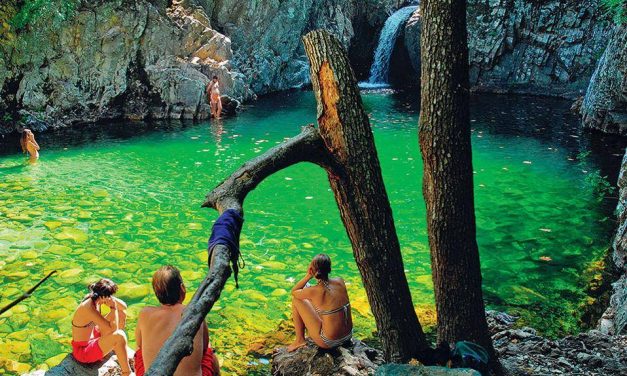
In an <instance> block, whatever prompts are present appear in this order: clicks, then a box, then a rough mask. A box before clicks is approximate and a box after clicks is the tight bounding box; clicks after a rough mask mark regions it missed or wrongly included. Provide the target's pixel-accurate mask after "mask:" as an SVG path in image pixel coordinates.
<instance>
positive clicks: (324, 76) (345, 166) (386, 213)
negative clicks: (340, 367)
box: [146, 31, 428, 376]
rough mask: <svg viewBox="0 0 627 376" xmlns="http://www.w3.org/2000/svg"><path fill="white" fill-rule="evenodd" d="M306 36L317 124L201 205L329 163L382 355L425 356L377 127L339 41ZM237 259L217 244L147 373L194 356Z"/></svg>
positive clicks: (234, 199) (239, 202)
mask: <svg viewBox="0 0 627 376" xmlns="http://www.w3.org/2000/svg"><path fill="white" fill-rule="evenodd" d="M303 40H304V43H305V49H306V51H307V53H308V55H309V58H310V59H311V74H312V77H311V78H312V82H313V84H314V90H315V93H316V98H317V100H318V123H319V125H320V129H319V130H318V129H316V128H314V127H313V126H307V127H304V128H303V131H302V133H301V134H300V135H298V136H296V137H294V138H292V139H290V140H288V141H286V142H284V143H282V144H280V145H278V146H275V147H274V148H272V149H270V150H268V151H267V152H265V153H264V154H262V155H260V156H259V157H257V158H254V159H252V160H250V161H248V162H247V163H245V164H244V165H243V166H242V167H241V168H239V169H238V170H237V171H235V172H234V173H233V174H232V175H231V176H230V177H228V178H227V179H225V180H224V181H223V182H222V183H220V184H219V185H218V186H217V187H216V188H214V189H213V191H211V192H210V193H209V194H208V195H207V198H206V201H205V203H204V204H203V206H204V207H212V208H215V209H217V210H218V211H219V212H220V213H222V212H223V211H225V210H227V209H234V210H237V211H238V212H240V213H243V209H242V207H243V202H244V199H245V198H246V196H247V194H248V193H249V192H250V191H251V190H253V189H255V187H257V185H259V184H260V183H261V182H262V181H263V180H264V179H265V178H266V177H268V176H270V175H272V174H273V173H275V172H277V171H279V170H281V169H283V168H286V167H288V166H291V165H294V164H296V163H299V162H311V163H315V164H317V165H319V166H321V167H322V168H324V169H325V170H326V171H327V174H328V176H329V181H330V184H331V187H332V189H333V192H334V194H335V197H336V200H337V204H338V207H339V209H340V213H341V216H342V220H343V221H344V225H345V226H346V231H347V233H348V236H349V238H350V240H351V242H352V245H353V251H354V255H355V259H356V261H357V266H358V268H359V270H360V272H361V275H362V278H363V282H364V285H365V287H366V293H367V295H368V299H369V301H370V305H371V307H372V311H373V314H374V316H375V320H376V323H377V328H378V329H379V335H380V337H381V342H382V343H383V350H384V354H385V357H386V358H387V360H390V361H397V362H398V361H406V360H409V359H411V358H414V357H415V358H418V359H421V358H422V357H423V356H424V355H425V353H423V351H424V350H426V349H427V348H428V345H427V343H426V341H425V337H424V333H423V332H422V327H421V326H420V323H419V322H418V318H417V316H416V312H415V311H414V307H413V304H412V299H411V295H410V293H409V286H408V285H407V279H406V278H405V272H404V268H403V261H402V258H401V253H400V246H399V242H398V238H397V236H396V230H395V228H394V221H393V219H392V210H391V208H390V204H389V201H388V197H387V194H386V191H385V187H384V185H383V178H382V176H381V169H380V167H379V160H378V157H377V153H376V149H375V145H374V139H373V137H372V130H371V129H370V123H369V121H368V117H367V116H366V113H365V111H364V109H363V105H362V102H361V97H360V96H359V91H358V88H357V83H356V81H355V77H354V75H353V72H352V70H351V68H350V66H349V64H348V58H347V57H346V53H345V52H344V50H343V48H342V46H341V45H340V43H339V42H338V41H337V39H335V38H333V37H331V36H329V35H328V34H327V33H326V32H322V31H316V32H311V33H309V34H308V35H307V36H305V37H304V39H303ZM237 257H238V254H237V252H234V250H230V249H229V248H228V247H226V246H222V245H218V246H216V247H215V248H214V251H213V254H212V255H210V260H209V261H210V262H209V274H208V276H207V278H206V279H205V280H204V281H203V282H202V283H201V285H200V287H199V288H198V291H197V292H196V294H194V297H193V298H192V300H191V301H190V303H189V305H188V308H187V309H186V310H185V312H184V314H183V318H182V320H181V322H180V323H179V325H178V326H177V328H176V330H175V331H174V333H173V334H172V335H171V336H170V338H169V339H168V340H167V341H166V343H165V344H164V346H163V347H162V349H161V351H160V352H159V354H158V356H157V358H156V359H155V361H154V363H153V364H152V365H151V367H150V369H149V370H148V372H147V373H146V374H147V375H150V376H153V375H164V376H165V375H171V374H173V373H174V371H175V370H176V368H177V366H178V364H179V362H180V361H181V359H182V358H183V357H185V356H188V355H189V354H191V352H192V343H193V338H194V335H195V333H196V332H197V331H198V328H199V327H200V325H201V323H202V320H203V319H204V317H205V316H206V315H207V314H208V313H209V311H210V310H211V307H212V306H213V304H214V303H215V302H216V300H217V299H218V298H219V296H220V293H221V291H222V289H223V288H224V284H225V283H226V280H227V279H228V277H229V276H230V274H231V268H230V266H229V261H230V262H232V263H233V265H234V266H235V265H236V263H237ZM235 271H237V269H235Z"/></svg>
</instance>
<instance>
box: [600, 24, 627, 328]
mask: <svg viewBox="0 0 627 376" xmlns="http://www.w3.org/2000/svg"><path fill="white" fill-rule="evenodd" d="M625 30H626V31H627V28H625ZM626 36H627V33H626ZM625 56H626V57H627V53H626V54H625ZM626 79H627V76H626ZM625 87H626V88H627V86H625ZM618 188H619V193H618V205H617V207H616V212H617V215H618V229H617V230H616V236H615V238H614V243H613V244H612V248H613V254H612V260H613V261H614V264H615V265H616V268H617V269H618V270H619V271H620V273H621V276H620V278H619V279H618V281H616V282H614V283H613V284H612V287H613V290H614V291H613V293H612V296H611V298H610V305H609V307H608V308H607V310H606V311H605V312H604V313H603V316H602V317H601V319H600V320H599V326H598V327H599V330H600V331H601V332H603V333H605V334H623V333H626V332H627V153H625V156H624V157H623V163H622V165H621V169H620V175H619V177H618Z"/></svg>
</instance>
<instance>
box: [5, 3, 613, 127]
mask: <svg viewBox="0 0 627 376" xmlns="http://www.w3.org/2000/svg"><path fill="white" fill-rule="evenodd" d="M76 1H79V0H76ZM410 3H412V4H415V3H417V2H416V1H398V0H255V1H252V0H251V1H237V0H169V1H168V0H150V1H149V0H112V1H104V0H97V1H91V2H87V1H80V6H79V8H78V10H77V12H76V14H75V15H74V16H73V17H72V18H71V19H69V20H68V21H66V22H65V23H64V24H63V25H62V26H61V27H60V28H52V27H49V25H47V24H42V23H40V24H37V23H36V24H35V25H32V27H29V28H27V29H26V30H25V31H22V32H20V33H19V35H18V38H17V39H16V41H15V43H13V45H12V47H7V46H6V45H5V46H4V48H0V133H7V132H11V131H13V130H14V129H15V128H16V126H17V124H19V123H20V122H21V121H24V120H25V121H26V122H27V123H29V124H30V125H29V126H31V127H37V125H41V126H42V127H43V126H46V125H47V126H52V127H58V126H63V125H68V124H73V123H79V122H92V121H100V120H108V119H163V118H174V119H179V118H189V119H201V118H205V117H207V115H208V108H207V104H206V99H205V97H204V94H203V88H204V86H205V84H206V82H207V81H208V79H209V77H210V76H212V75H214V74H215V75H217V76H218V77H219V78H220V80H221V82H222V87H223V92H224V93H225V94H227V95H229V96H230V97H232V98H235V99H237V100H240V101H241V100H248V99H252V98H254V97H255V95H258V94H265V93H270V92H274V91H279V90H285V89H289V88H295V87H301V86H303V85H305V84H307V83H308V82H309V77H308V76H309V72H308V64H307V59H306V57H305V54H304V52H303V47H302V43H301V40H300V38H301V36H302V35H303V34H305V33H306V32H308V31H310V30H312V29H316V28H325V29H327V30H330V31H331V32H333V33H334V34H335V35H337V36H338V37H339V38H340V39H341V41H342V42H343V43H344V44H345V46H346V47H347V48H348V49H349V55H350V58H351V62H352V64H353V67H354V68H355V71H356V74H357V76H358V79H360V80H363V79H366V78H367V75H368V71H369V68H370V64H371V62H372V55H373V51H374V49H375V48H376V44H377V41H378V35H379V32H380V30H381V27H382V26H383V24H384V23H385V20H386V19H387V18H388V16H389V15H390V14H391V13H392V12H393V11H394V10H396V9H398V8H399V7H401V6H404V5H408V4H410ZM468 7H469V9H468V28H469V46H470V62H471V80H472V81H471V83H472V85H473V87H474V89H475V90H479V91H496V92H513V93H531V94H541V95H547V94H548V95H557V96H564V97H575V96H580V95H583V94H584V93H585V91H586V88H587V87H588V83H589V81H590V77H591V76H592V74H593V72H594V71H595V68H596V65H597V64H596V63H597V61H598V60H599V58H600V57H601V56H602V54H603V51H604V50H605V46H606V45H607V38H608V36H609V35H610V33H611V30H612V24H611V22H609V21H608V20H606V18H607V17H606V16H604V13H603V10H602V9H601V6H600V5H599V0H584V1H582V2H578V1H575V0H547V1H536V0H469V2H468ZM419 29H420V15H419V14H415V15H414V16H413V17H412V18H411V19H410V21H409V22H408V23H407V26H406V27H405V30H404V37H403V40H402V41H401V42H402V43H404V45H405V46H406V53H405V51H403V52H404V56H407V55H408V56H409V60H410V63H407V62H404V63H403V64H401V65H405V66H406V67H405V69H406V70H408V71H409V70H412V68H411V66H413V70H415V71H419V69H420V47H419V46H420V43H419V40H420V34H419ZM402 43H401V44H400V45H402ZM605 60H606V61H614V60H615V59H614V58H613V57H608V58H605ZM606 65H607V64H606ZM608 66H609V65H608ZM623 66H624V65H623ZM395 68H396V70H398V65H397V66H395ZM606 69H607V68H606ZM595 76H597V77H606V76H607V75H603V74H601V73H599V74H597V75H595ZM415 77H417V76H415ZM601 81H602V82H606V81H607V80H601ZM600 86H602V85H600ZM623 98H624V95H623ZM621 100H622V99H621ZM588 103H600V102H599V101H598V100H596V101H595V100H592V99H591V100H589V101H588ZM617 103H619V107H620V103H623V102H620V100H619V101H617ZM597 107H598V106H597ZM595 108H596V107H595ZM596 113H598V111H597V112H595V114H596ZM614 113H616V111H615V112H614ZM605 118H611V119H615V118H616V116H613V115H612V116H608V117H605ZM588 119H599V116H598V115H589V116H588Z"/></svg>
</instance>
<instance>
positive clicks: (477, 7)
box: [405, 0, 613, 98]
mask: <svg viewBox="0 0 627 376" xmlns="http://www.w3.org/2000/svg"><path fill="white" fill-rule="evenodd" d="M467 17H468V21H467V22H468V48H469V62H470V84H471V86H472V87H473V89H474V90H475V91H489V92H506V93H523V94H539V95H553V96H561V97H567V98H575V97H577V96H581V95H583V94H585V92H586V89H587V87H588V83H589V80H590V77H591V76H592V73H593V72H594V69H595V67H596V63H597V61H598V59H599V57H600V56H601V54H602V53H603V51H604V49H605V47H606V45H607V38H608V35H609V34H610V32H611V30H612V27H613V26H612V24H611V22H610V20H609V17H608V16H606V15H605V11H604V10H603V8H602V5H601V3H600V1H598V0H583V1H577V0H547V1H534V0H469V1H468V13H467ZM405 46H406V48H407V50H408V52H409V54H410V58H411V60H412V65H413V67H414V69H416V70H418V71H419V67H420V48H419V46H420V15H419V14H415V15H414V16H412V18H411V19H410V20H409V22H408V23H407V25H406V30H405Z"/></svg>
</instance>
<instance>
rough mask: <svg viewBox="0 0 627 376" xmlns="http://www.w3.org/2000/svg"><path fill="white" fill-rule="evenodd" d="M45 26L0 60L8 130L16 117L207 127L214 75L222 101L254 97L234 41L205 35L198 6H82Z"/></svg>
mask: <svg viewBox="0 0 627 376" xmlns="http://www.w3.org/2000/svg"><path fill="white" fill-rule="evenodd" d="M48 26H49V25H40V24H35V25H33V26H32V27H31V28H30V30H29V31H27V32H24V33H22V34H20V36H19V38H17V40H16V42H15V44H14V45H13V46H11V47H10V48H5V50H4V51H3V55H2V56H0V57H2V58H1V59H0V88H1V92H0V93H1V98H2V100H1V101H0V108H2V107H3V106H4V107H5V109H6V110H7V111H6V113H5V117H6V119H4V120H5V121H4V123H5V127H4V128H5V131H6V130H9V131H10V130H11V126H12V125H13V124H15V120H16V119H19V118H22V119H24V118H27V119H28V118H31V119H39V120H43V121H44V122H46V123H47V124H48V125H51V126H53V127H56V126H62V125H67V124H72V123H77V122H91V121H101V120H107V119H163V118H175V119H179V118H184V119H194V118H204V117H207V116H208V105H207V103H206V102H207V101H206V98H205V94H204V87H205V85H206V84H207V82H208V80H209V78H208V77H211V76H213V75H217V76H218V77H219V78H220V80H221V82H222V89H223V92H224V93H225V94H228V95H230V96H232V97H234V98H236V99H240V100H243V99H244V100H245V99H248V98H250V97H251V96H253V93H252V91H251V90H250V89H249V87H248V86H247V84H246V82H245V81H244V78H243V75H242V74H241V73H240V72H239V71H238V70H237V69H235V68H234V67H233V66H232V64H231V61H230V60H231V58H232V54H233V52H232V49H231V41H230V39H229V38H227V37H226V36H224V35H223V34H220V33H218V32H217V31H215V30H213V29H212V28H211V26H210V21H209V17H208V16H207V15H206V13H205V12H204V10H203V9H202V8H200V7H194V6H189V5H188V4H186V3H184V2H181V3H177V2H175V3H174V4H173V6H172V7H170V8H167V9H166V8H164V7H160V6H159V5H158V2H156V3H154V4H153V3H151V2H148V1H144V0H114V1H94V2H89V3H87V2H84V3H82V5H81V7H80V8H79V9H78V11H77V13H76V14H75V15H74V17H73V18H72V19H71V20H70V21H69V22H67V23H65V24H63V25H62V26H61V27H60V28H54V27H48ZM18 110H19V112H18ZM11 119H13V121H11ZM7 120H8V121H7Z"/></svg>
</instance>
